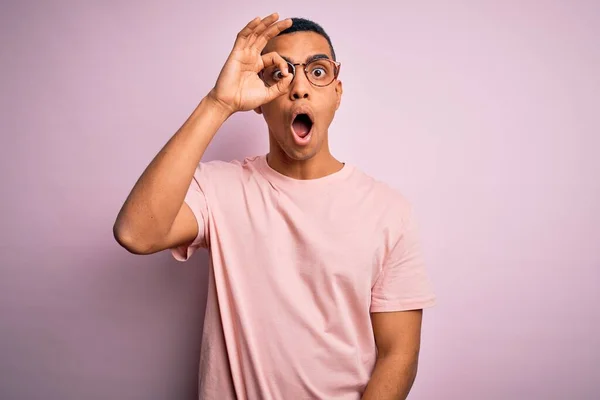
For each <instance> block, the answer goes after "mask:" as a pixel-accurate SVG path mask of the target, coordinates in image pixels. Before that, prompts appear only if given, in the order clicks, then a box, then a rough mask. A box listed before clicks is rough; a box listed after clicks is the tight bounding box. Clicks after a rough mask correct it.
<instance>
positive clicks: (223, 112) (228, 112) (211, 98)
mask: <svg viewBox="0 0 600 400" xmlns="http://www.w3.org/2000/svg"><path fill="white" fill-rule="evenodd" d="M204 100H205V101H206V102H207V105H208V106H209V107H210V109H211V110H213V111H214V112H215V113H216V114H218V115H219V116H221V117H222V118H223V119H224V120H226V119H227V118H229V117H230V116H232V115H233V114H234V113H235V111H234V110H233V108H232V107H231V106H229V105H227V104H225V103H224V102H223V101H222V100H219V98H218V97H217V96H216V94H215V89H214V88H213V89H211V91H210V92H208V94H207V95H206V97H205V98H204Z"/></svg>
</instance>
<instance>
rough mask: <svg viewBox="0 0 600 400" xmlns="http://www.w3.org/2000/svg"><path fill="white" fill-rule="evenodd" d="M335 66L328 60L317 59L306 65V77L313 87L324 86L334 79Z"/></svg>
mask: <svg viewBox="0 0 600 400" xmlns="http://www.w3.org/2000/svg"><path fill="white" fill-rule="evenodd" d="M335 68H336V67H335V64H334V63H333V61H331V60H328V59H325V58H324V59H318V60H314V61H311V62H310V63H308V65H306V76H308V80H310V81H311V83H312V84H313V85H316V86H326V85H329V84H330V83H331V82H333V80H334V79H335Z"/></svg>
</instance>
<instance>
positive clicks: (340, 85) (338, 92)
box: [335, 79, 344, 110]
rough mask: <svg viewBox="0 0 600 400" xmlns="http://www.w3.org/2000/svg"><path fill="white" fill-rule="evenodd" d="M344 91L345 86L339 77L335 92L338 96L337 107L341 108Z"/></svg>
mask: <svg viewBox="0 0 600 400" xmlns="http://www.w3.org/2000/svg"><path fill="white" fill-rule="evenodd" d="M343 92H344V88H343V86H342V81H340V80H339V79H338V80H337V81H336V82H335V94H336V96H337V100H336V102H335V109H336V110H337V109H338V108H340V103H341V102H342V93H343Z"/></svg>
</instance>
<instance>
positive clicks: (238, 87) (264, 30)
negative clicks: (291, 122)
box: [113, 13, 292, 254]
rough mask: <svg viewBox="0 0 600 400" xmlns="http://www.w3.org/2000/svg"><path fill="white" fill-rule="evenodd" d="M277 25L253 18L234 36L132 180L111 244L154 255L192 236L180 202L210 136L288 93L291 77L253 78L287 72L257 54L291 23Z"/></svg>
mask: <svg viewBox="0 0 600 400" xmlns="http://www.w3.org/2000/svg"><path fill="white" fill-rule="evenodd" d="M278 19H279V16H278V15H277V13H274V14H272V15H270V16H268V17H266V18H264V19H262V20H261V19H260V18H255V19H253V20H252V21H250V22H249V23H248V25H246V26H245V27H244V29H242V30H241V31H240V32H239V33H238V35H237V37H236V40H235V44H234V46H233V50H232V51H231V54H230V55H229V57H228V58H227V61H226V62H225V65H224V66H223V68H222V70H221V73H220V74H219V77H218V79H217V82H216V84H215V86H214V88H213V89H212V90H211V91H210V92H209V94H208V95H207V96H206V97H204V98H203V99H202V101H200V103H199V104H198V106H197V107H196V109H195V110H194V111H193V113H192V114H191V115H190V117H189V118H188V119H187V120H186V121H185V123H184V124H183V125H182V126H181V128H179V130H178V131H177V132H176V133H175V134H174V135H173V136H172V137H171V138H170V139H169V141H168V142H167V144H166V145H165V146H164V147H163V148H162V149H161V150H160V152H159V153H158V154H157V155H156V156H155V157H154V159H153V160H152V162H151V163H150V164H149V165H148V167H147V168H146V169H145V171H144V172H143V173H142V175H141V176H140V178H139V179H138V180H137V182H136V184H135V185H134V187H133V189H132V190H131V192H130V194H129V196H128V197H127V199H126V200H125V203H124V204H123V206H122V208H121V210H120V212H119V214H118V216H117V219H116V221H115V224H114V227H113V233H114V236H115V239H116V240H117V242H119V244H121V246H123V247H124V248H126V249H127V250H128V251H130V252H132V253H135V254H151V253H156V252H158V251H161V250H164V249H168V248H172V247H175V246H178V245H183V244H186V243H189V242H191V241H192V240H193V239H194V238H195V237H196V236H197V234H198V224H197V222H196V220H195V217H194V215H193V213H192V211H191V210H190V208H189V207H188V206H187V205H186V204H185V203H184V198H185V194H186V191H187V189H188V187H189V185H190V183H191V181H192V177H193V175H194V171H195V169H196V167H197V165H198V163H199V162H200V160H201V158H202V156H203V154H204V152H205V150H206V148H207V147H208V145H209V143H210V142H211V140H212V139H213V137H214V135H215V134H216V132H217V131H218V130H219V128H220V127H221V125H222V124H223V122H225V120H226V119H227V118H229V116H231V115H232V114H233V113H235V112H238V111H248V110H252V109H254V108H256V107H259V106H261V105H263V104H265V103H268V102H270V101H271V100H273V99H275V98H276V97H278V96H280V95H282V94H284V93H286V92H287V91H288V89H289V84H290V82H291V77H292V76H291V75H288V76H286V78H285V79H282V80H281V81H280V82H279V84H278V85H276V86H272V87H269V88H267V87H266V86H265V85H264V83H263V82H262V80H260V78H259V77H258V72H259V71H261V70H262V69H263V68H265V67H268V66H270V65H274V64H275V65H280V67H281V70H282V71H287V68H285V66H286V64H285V60H284V59H283V58H281V57H280V56H279V55H278V54H275V53H270V54H265V55H262V56H261V54H260V53H261V51H262V50H263V48H264V47H265V45H266V43H267V41H268V40H269V39H270V38H272V37H275V36H276V35H277V34H278V33H279V32H281V31H283V30H285V29H287V28H288V27H290V26H291V23H292V21H291V20H289V19H287V20H283V21H278ZM286 75H287V73H286Z"/></svg>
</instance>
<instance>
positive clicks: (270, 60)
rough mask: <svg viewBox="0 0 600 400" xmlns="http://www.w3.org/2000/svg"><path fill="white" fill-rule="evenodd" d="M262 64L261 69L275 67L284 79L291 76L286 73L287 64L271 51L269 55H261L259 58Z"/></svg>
mask: <svg viewBox="0 0 600 400" xmlns="http://www.w3.org/2000/svg"><path fill="white" fill-rule="evenodd" d="M261 59H262V62H263V69H265V68H268V67H271V66H273V65H276V66H277V67H278V68H279V70H280V71H281V73H282V74H283V76H284V77H287V76H288V75H291V74H290V73H289V71H288V63H287V61H285V60H284V59H283V57H281V56H280V55H279V54H278V53H276V52H274V51H272V52H271V53H267V54H263V55H262V56H261Z"/></svg>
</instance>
